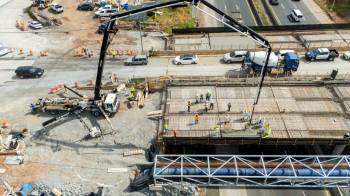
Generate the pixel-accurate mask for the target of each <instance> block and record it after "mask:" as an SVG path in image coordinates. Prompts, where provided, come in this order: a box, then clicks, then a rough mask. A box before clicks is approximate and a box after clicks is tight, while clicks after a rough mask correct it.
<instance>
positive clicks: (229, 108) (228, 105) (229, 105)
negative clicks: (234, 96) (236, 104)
mask: <svg viewBox="0 0 350 196" xmlns="http://www.w3.org/2000/svg"><path fill="white" fill-rule="evenodd" d="M231 106H232V105H231V102H228V104H227V111H228V112H229V111H231Z"/></svg>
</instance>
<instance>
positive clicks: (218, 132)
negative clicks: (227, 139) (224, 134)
mask: <svg viewBox="0 0 350 196" xmlns="http://www.w3.org/2000/svg"><path fill="white" fill-rule="evenodd" d="M214 131H215V132H216V137H220V126H219V125H218V124H216V125H215V126H214Z"/></svg>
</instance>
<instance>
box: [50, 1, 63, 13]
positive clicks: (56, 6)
mask: <svg viewBox="0 0 350 196" xmlns="http://www.w3.org/2000/svg"><path fill="white" fill-rule="evenodd" d="M51 10H52V11H54V12H56V13H62V12H63V6H62V5H60V4H58V3H53V4H51Z"/></svg>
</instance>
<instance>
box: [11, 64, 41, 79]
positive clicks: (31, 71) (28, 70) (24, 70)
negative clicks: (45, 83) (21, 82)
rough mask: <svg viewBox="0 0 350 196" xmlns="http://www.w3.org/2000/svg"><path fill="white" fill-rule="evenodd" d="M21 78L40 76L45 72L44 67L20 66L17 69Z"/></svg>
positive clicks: (16, 71) (17, 73)
mask: <svg viewBox="0 0 350 196" xmlns="http://www.w3.org/2000/svg"><path fill="white" fill-rule="evenodd" d="M15 73H16V76H17V77H19V78H33V77H35V78H40V77H41V76H42V75H43V74H44V69H41V68H39V67H33V66H20V67H17V69H16V70H15Z"/></svg>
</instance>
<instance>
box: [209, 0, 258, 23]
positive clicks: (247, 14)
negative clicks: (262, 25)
mask: <svg viewBox="0 0 350 196" xmlns="http://www.w3.org/2000/svg"><path fill="white" fill-rule="evenodd" d="M209 2H210V3H212V4H213V5H215V6H216V7H218V8H219V9H220V10H222V11H224V12H225V13H227V14H228V15H230V16H231V17H232V18H242V22H243V24H245V25H248V26H255V25H256V21H255V19H254V16H253V13H252V11H251V10H250V7H249V4H248V2H247V0H209ZM216 26H217V27H222V26H224V25H223V24H221V23H220V22H217V25H216Z"/></svg>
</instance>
